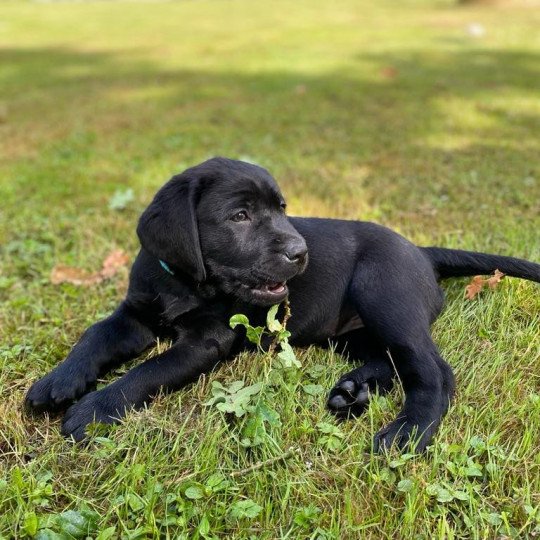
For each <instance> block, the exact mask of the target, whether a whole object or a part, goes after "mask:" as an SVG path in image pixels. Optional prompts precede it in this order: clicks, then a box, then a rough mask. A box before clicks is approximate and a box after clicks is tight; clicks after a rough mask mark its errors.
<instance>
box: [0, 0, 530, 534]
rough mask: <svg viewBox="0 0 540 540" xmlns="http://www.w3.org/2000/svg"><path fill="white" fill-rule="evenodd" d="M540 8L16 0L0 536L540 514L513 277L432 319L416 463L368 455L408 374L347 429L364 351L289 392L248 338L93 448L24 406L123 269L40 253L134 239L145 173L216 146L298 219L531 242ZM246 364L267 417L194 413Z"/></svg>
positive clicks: (432, 526) (371, 525) (364, 524)
mask: <svg viewBox="0 0 540 540" xmlns="http://www.w3.org/2000/svg"><path fill="white" fill-rule="evenodd" d="M539 25H540V12H539V11H538V10H536V9H533V8H532V5H529V4H528V3H527V2H522V3H516V2H513V3H512V7H511V8H508V7H506V8H505V7H502V6H500V7H496V8H494V7H481V6H480V7H476V8H474V7H464V6H457V5H455V3H454V2H444V1H436V0H432V1H422V0H407V1H402V2H394V1H390V0H384V1H380V2H370V1H368V0H337V1H335V2H313V1H309V0H298V1H295V2H288V1H287V2H286V1H282V0H277V1H275V2H251V1H249V0H229V1H223V0H200V1H197V2H195V1H183V2H160V1H156V2H148V3H144V2H133V3H127V2H114V3H113V2H84V3H63V2H49V3H45V2H43V3H29V2H23V1H20V2H8V3H3V4H2V10H1V14H0V65H1V66H2V70H0V136H1V141H2V142H1V145H0V153H1V160H0V197H1V200H2V205H1V206H2V209H1V214H0V216H1V222H0V245H1V250H2V257H1V260H0V297H1V304H0V333H1V340H0V391H1V396H2V398H1V401H0V537H2V538H23V537H25V536H27V537H33V536H35V535H36V534H37V537H41V538H81V537H84V536H86V535H87V536H89V537H92V538H99V539H100V540H105V539H106V538H233V539H234V538H238V539H240V538H249V537H251V538H257V539H258V538H263V539H270V538H289V539H296V538H321V539H322V538H339V539H356V538H373V539H381V538H389V539H396V538H404V539H411V538H419V539H424V538H425V539H432V538H441V539H442V538H507V537H511V538H526V537H527V538H529V537H530V538H532V537H534V536H535V535H538V534H540V510H539V504H540V470H539V468H540V453H539V451H538V450H539V448H540V382H539V373H540V340H539V326H540V325H539V322H540V298H539V295H538V291H539V289H538V286H537V285H535V284H532V283H528V282H524V281H520V280H517V279H505V280H503V282H502V284H501V286H500V287H499V288H498V289H497V290H496V291H486V292H484V293H483V294H481V295H480V296H479V297H478V298H476V299H475V300H473V301H467V300H465V299H464V298H463V291H464V287H465V285H466V281H465V280H453V281H448V282H447V283H446V284H445V289H446V291H447V299H448V305H447V308H446V310H445V312H444V313H443V315H442V316H441V318H440V319H439V320H438V321H437V323H436V324H435V325H434V328H433V332H434V336H435V339H436V341H437V343H438V345H439V346H440V349H441V351H442V354H443V356H444V357H445V358H446V359H448V361H449V362H450V363H451V364H452V366H453V367H454V368H455V372H456V375H457V385H458V391H457V396H456V401H455V403H454V404H453V406H452V408H451V410H450V413H449V415H448V417H447V418H446V419H445V421H444V423H443V425H442V428H441V429H440V430H439V432H438V434H437V436H436V438H435V440H434V443H433V446H432V447H431V449H430V451H429V452H428V453H427V455H424V456H421V457H414V456H411V455H405V456H401V457H400V456H398V455H396V454H394V455H389V456H376V455H372V453H371V441H372V436H373V435H374V433H375V432H376V431H377V429H379V428H380V426H381V425H382V424H383V423H384V422H386V421H388V420H389V419H390V418H392V416H393V415H394V414H395V413H396V411H397V410H398V407H399V404H400V401H401V393H400V391H399V389H396V390H395V391H394V392H393V393H392V394H390V395H389V396H388V397H385V398H383V397H378V398H374V400H373V402H372V406H371V407H370V409H369V411H368V412H367V414H366V415H365V416H364V417H363V418H360V419H358V420H356V421H352V422H346V423H342V424H337V423H336V422H335V420H334V419H333V417H332V416H331V415H330V414H329V413H328V412H327V411H326V409H325V399H324V397H325V392H326V391H327V390H328V389H329V388H330V387H331V386H332V384H333V382H334V381H335V380H336V379H337V378H338V376H339V375H340V374H342V373H343V372H345V371H346V370H347V369H348V366H347V364H346V362H345V360H344V359H343V358H341V357H339V356H338V355H336V354H334V353H332V352H331V351H321V350H318V349H315V348H313V349H309V350H307V351H297V354H298V357H299V359H300V360H301V361H302V367H301V368H300V369H299V370H297V371H294V370H292V371H291V373H288V374H287V375H286V376H284V378H283V380H282V381H281V382H278V383H276V384H274V386H270V384H271V383H270V381H269V380H268V373H269V370H270V366H271V364H272V361H271V360H270V359H268V358H265V357H264V356H262V355H252V356H249V355H244V356H241V357H240V358H238V359H237V360H236V361H234V362H232V363H231V364H229V365H227V366H223V367H222V368H221V369H219V370H217V371H216V372H215V373H213V374H212V375H210V376H208V377H207V378H205V379H204V380H201V381H200V382H199V383H198V384H197V385H194V386H192V387H190V388H189V389H186V390H184V391H181V392H179V393H176V394H173V395H170V396H163V397H160V398H159V399H158V401H157V403H155V404H154V405H153V406H152V407H150V408H148V409H147V410H145V411H142V412H140V413H136V414H132V415H130V416H129V417H128V419H127V420H126V421H125V422H124V423H123V425H121V426H120V427H118V428H115V429H113V430H105V431H103V430H101V431H100V430H99V429H97V430H96V431H97V435H99V436H97V437H96V438H95V439H94V440H93V442H91V443H90V444H89V445H87V446H74V445H72V444H70V443H69V442H66V441H65V440H63V439H62V437H61V435H60V433H59V425H60V424H59V418H57V417H50V418H49V417H37V418H33V417H31V416H28V415H26V414H25V412H24V410H23V408H22V402H23V396H24V393H25V391H26V389H27V388H28V387H29V385H30V384H31V382H32V381H34V380H36V379H37V378H38V377H41V376H42V375H44V374H45V373H46V372H47V371H48V370H50V369H51V367H52V366H54V365H56V364H57V363H58V362H59V361H61V360H62V358H63V357H64V356H65V355H66V353H67V352H68V351H69V349H70V347H71V346H72V344H73V343H74V342H75V340H76V339H77V337H78V336H79V335H80V334H81V332H82V331H83V330H84V329H85V327H87V326H88V325H89V324H91V323H92V322H94V321H96V320H98V319H99V318H101V317H103V316H105V315H107V314H108V313H110V312H111V310H112V309H113V308H114V306H115V305H116V303H117V302H118V301H119V299H120V298H121V296H122V291H123V290H124V288H125V280H126V276H125V274H122V273H119V274H118V275H117V276H115V277H114V278H113V279H112V280H110V281H108V282H104V283H102V284H98V285H95V286H93V287H91V288H81V287H76V286H74V285H69V284H64V285H53V284H52V283H51V282H50V279H49V276H50V272H51V269H52V268H53V267H54V266H55V265H56V264H68V265H73V266H77V267H82V268H86V269H88V270H97V269H99V268H100V266H101V261H102V260H103V259H104V258H105V257H106V255H107V254H108V253H109V252H110V251H111V250H113V249H116V248H121V249H124V250H125V251H127V252H128V253H129V255H130V257H131V258H133V257H134V256H135V254H136V252H137V249H138V242H137V238H136V235H135V232H134V228H135V224H136V220H137V217H138V215H139V214H140V212H141V210H142V209H143V208H144V206H145V205H146V204H147V203H148V202H149V200H150V198H151V197H152V195H153V193H154V192H155V191H156V189H157V188H158V187H159V186H160V185H161V184H162V183H163V182H164V181H165V180H167V178H168V177H169V176H170V175H171V174H172V173H174V172H178V171H180V170H182V169H183V168H185V167H186V166H189V165H192V164H196V163H198V162H200V161H202V160H204V159H205V158H207V157H209V156H213V155H224V156H229V157H235V158H242V159H247V160H250V161H255V162H257V163H260V164H261V165H263V166H266V167H268V168H269V169H270V170H271V172H272V173H273V174H274V175H275V176H276V178H277V179H278V181H279V183H280V185H281V186H282V189H283V191H284V193H285V195H286V196H287V199H288V202H289V211H290V213H291V214H297V215H320V216H339V217H342V218H351V219H367V220H374V221H378V222H380V223H383V224H386V225H388V226H391V227H392V228H394V229H396V230H398V231H400V232H402V233H403V234H405V235H406V236H408V237H409V238H411V239H412V240H414V241H415V242H417V243H419V244H422V245H429V244H439V245H445V246H449V247H459V248H466V249H478V250H485V251H490V252H496V253H502V254H512V255H515V256H520V257H524V258H527V259H531V260H536V261H539V260H540V241H539V230H540V204H539V201H540V169H539V163H538V156H539V155H540V144H539V139H538V133H539V129H540V100H539V95H538V80H539V73H538V65H539V60H540V58H539V48H540V33H538V28H539ZM129 188H131V189H132V190H133V194H134V197H133V199H132V200H131V201H129V200H128V199H129V196H126V197H124V199H125V200H124V201H123V202H122V195H123V194H125V190H127V189H129ZM117 191H119V192H120V203H119V204H117V205H116V206H125V208H124V209H123V210H119V209H115V208H111V205H110V201H111V198H112V197H113V196H114V194H115V192H117ZM116 200H117V202H118V197H116ZM112 206H113V207H114V206H115V205H112ZM292 316H293V317H294V314H293V315H292ZM161 346H165V345H164V344H162V345H161ZM120 372H122V370H118V371H117V372H116V373H115V374H113V375H112V376H111V377H112V378H114V377H116V376H118V373H120ZM238 380H243V381H244V382H245V384H246V385H248V384H256V383H263V385H264V388H263V389H262V390H261V392H260V393H259V394H258V395H257V396H254V397H251V398H250V399H251V401H252V402H253V403H255V404H256V403H259V405H260V407H259V409H257V410H256V411H255V412H254V411H253V410H252V411H251V412H248V413H246V414H245V415H244V416H242V417H240V418H236V417H234V416H232V417H231V415H229V414H227V413H224V412H222V411H220V410H219V409H218V408H217V406H216V405H215V404H214V405H205V403H207V402H208V401H209V400H210V399H211V397H212V386H211V383H212V382H216V381H219V382H220V383H221V384H223V386H225V387H229V386H230V385H231V383H232V382H233V381H238ZM272 395H273V396H274V397H273V398H271V396H272ZM265 404H267V405H268V404H270V405H271V406H272V408H273V409H274V410H273V411H265V410H263V409H264V407H262V409H261V406H264V405H265ZM261 410H262V411H263V413H264V414H262V415H261V414H260V413H261ZM257 411H258V412H257ZM276 413H277V414H276ZM265 414H266V416H265ZM257 415H258V416H257ZM277 415H279V418H278V416H277ZM263 417H264V418H266V421H263V420H261V418H263ZM254 419H258V420H259V428H261V426H263V427H262V428H261V429H259V430H258V431H257V433H258V438H257V437H252V438H250V440H246V434H247V435H249V434H250V433H251V434H252V435H253V433H252V432H250V431H249V429H250V426H251V427H253V420H254ZM250 422H251V423H250ZM248 438H249V437H248ZM272 458H276V459H274V460H272ZM266 460H270V461H268V462H266ZM258 462H265V463H263V465H262V466H260V467H258V468H256V469H254V470H249V467H250V466H252V465H254V464H257V463H258ZM231 473H233V476H231ZM216 475H217V476H216ZM70 534H71V536H70ZM55 535H56V536H55Z"/></svg>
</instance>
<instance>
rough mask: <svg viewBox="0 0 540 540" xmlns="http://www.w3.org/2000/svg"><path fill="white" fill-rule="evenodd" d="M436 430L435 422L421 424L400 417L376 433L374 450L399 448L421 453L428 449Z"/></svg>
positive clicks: (383, 450)
mask: <svg viewBox="0 0 540 540" xmlns="http://www.w3.org/2000/svg"><path fill="white" fill-rule="evenodd" d="M435 431H436V427H435V426H434V423H433V424H428V425H420V424H416V423H414V422H412V421H410V420H407V419H406V418H398V419H397V420H394V421H393V422H391V423H390V424H388V425H387V426H385V427H383V428H382V429H381V430H380V431H379V432H378V433H377V434H376V435H375V438H374V440H373V450H374V451H375V452H378V453H384V452H387V451H388V450H390V449H391V448H397V449H398V450H399V451H407V452H411V453H416V454H421V453H423V452H425V451H426V448H427V446H428V445H429V443H430V442H431V439H432V437H433V434H434V433H435Z"/></svg>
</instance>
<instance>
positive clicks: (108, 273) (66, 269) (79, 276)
mask: <svg viewBox="0 0 540 540" xmlns="http://www.w3.org/2000/svg"><path fill="white" fill-rule="evenodd" d="M128 262H129V258H128V256H127V254H126V253H125V252H124V251H122V250H121V249H116V250H114V251H111V253H109V255H107V257H106V258H105V260H104V261H103V266H102V268H101V270H100V271H99V272H94V273H89V272H87V271H86V270H82V269H81V268H73V267H71V266H65V265H63V264H58V265H57V266H55V267H54V268H53V269H52V272H51V277H50V279H51V283H52V284H53V285H59V284H60V283H72V284H73V285H82V286H84V287H89V286H90V285H96V284H97V283H101V282H102V281H103V280H105V279H109V278H111V277H113V276H114V275H115V274H116V273H117V272H118V270H119V269H120V268H123V267H124V266H126V265H127V263H128Z"/></svg>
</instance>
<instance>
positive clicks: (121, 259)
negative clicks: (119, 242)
mask: <svg viewBox="0 0 540 540" xmlns="http://www.w3.org/2000/svg"><path fill="white" fill-rule="evenodd" d="M128 262H129V257H128V255H127V253H126V252H125V251H122V250H121V249H115V250H114V251H111V252H110V253H109V254H108V255H107V257H105V260H104V261H103V268H102V269H101V272H100V274H101V276H102V277H103V278H110V277H112V276H114V274H116V272H118V270H119V269H120V268H122V267H123V266H126V265H127V263H128Z"/></svg>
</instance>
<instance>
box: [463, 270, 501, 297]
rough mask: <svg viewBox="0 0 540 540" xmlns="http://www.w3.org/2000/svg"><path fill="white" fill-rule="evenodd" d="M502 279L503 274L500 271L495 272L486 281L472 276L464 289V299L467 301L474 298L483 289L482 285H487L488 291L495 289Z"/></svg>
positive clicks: (480, 277)
mask: <svg viewBox="0 0 540 540" xmlns="http://www.w3.org/2000/svg"><path fill="white" fill-rule="evenodd" d="M503 277H504V274H503V273H502V272H501V271H500V270H495V272H494V274H493V275H492V276H491V277H490V278H487V279H484V278H483V277H482V276H474V277H473V278H472V281H471V282H470V283H469V284H468V285H467V286H466V287H465V298H467V300H472V299H473V298H475V297H476V295H478V294H479V293H480V291H481V290H482V289H483V288H484V285H487V286H488V287H489V288H490V289H495V288H496V287H497V285H498V284H499V282H500V281H501V279H502V278H503Z"/></svg>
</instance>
